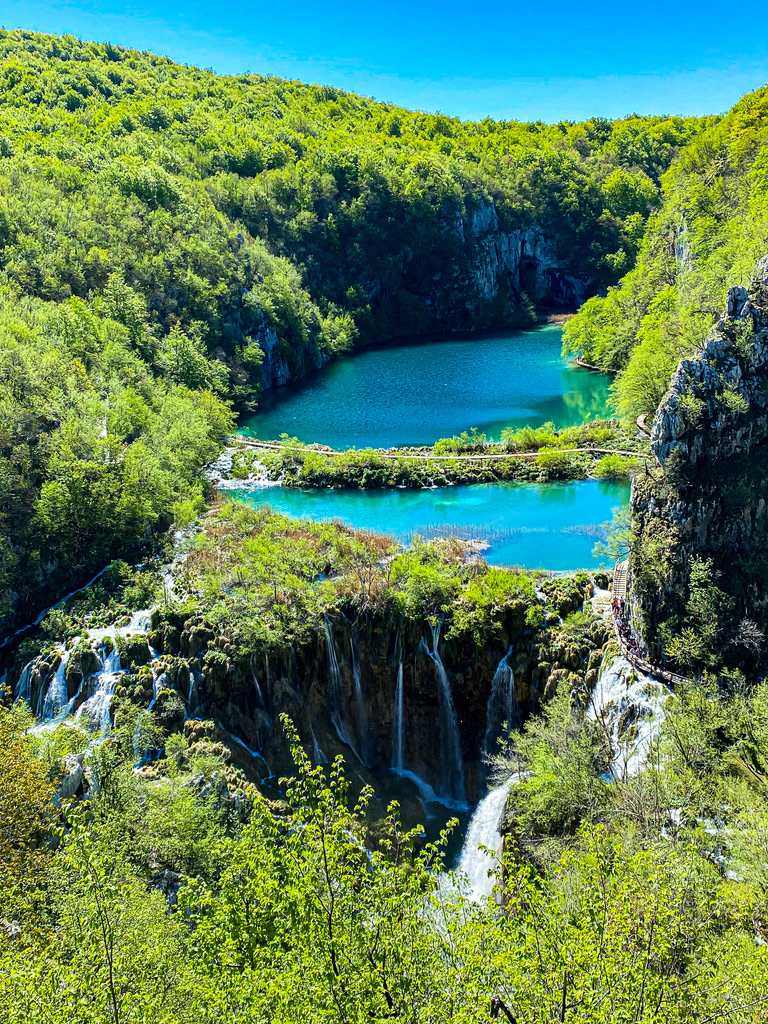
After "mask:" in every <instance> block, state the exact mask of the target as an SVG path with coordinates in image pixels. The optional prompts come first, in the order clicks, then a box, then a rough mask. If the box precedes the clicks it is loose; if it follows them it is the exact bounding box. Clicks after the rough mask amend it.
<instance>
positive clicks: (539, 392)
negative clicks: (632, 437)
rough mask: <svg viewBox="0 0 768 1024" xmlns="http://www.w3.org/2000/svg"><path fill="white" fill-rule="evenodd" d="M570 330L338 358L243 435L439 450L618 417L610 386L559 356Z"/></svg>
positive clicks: (274, 396)
mask: <svg viewBox="0 0 768 1024" xmlns="http://www.w3.org/2000/svg"><path fill="white" fill-rule="evenodd" d="M561 344H562V330H561V328H560V327H559V326H557V325H553V324H550V325H544V326H541V327H537V328H534V329H532V330H529V331H517V332H507V333H498V332H496V333H488V334H478V335H468V336H463V337H450V338H445V337H443V338H433V339H431V340H427V339H425V338H421V339H419V341H418V342H414V341H413V340H401V341H400V342H399V343H398V344H396V345H387V346H384V347H381V346H380V347H376V348H368V349H363V350H362V351H360V352H358V353H357V354H355V355H354V356H353V357H347V358H343V359H340V360H338V361H336V362H334V363H331V364H330V365H329V366H327V367H325V368H324V369H323V370H321V371H319V372H318V373H315V374H313V375H311V376H310V377H308V378H306V379H305V380H303V381H301V382H299V383H297V384H292V385H288V386H286V387H282V388H276V389H274V390H272V391H269V392H267V393H266V394H265V395H263V396H262V399H261V402H260V408H259V411H258V412H257V413H256V414H255V415H253V416H251V417H248V418H247V419H245V420H243V422H242V424H241V429H242V431H243V433H246V434H251V435H253V436H256V437H260V438H261V439H262V440H268V439H270V438H277V437H279V436H280V434H282V433H286V434H288V435H290V436H295V437H298V438H299V439H300V440H302V441H306V442H308V443H309V442H322V443H324V444H329V445H331V446H332V447H334V448H349V447H356V446H359V447H367V446H372V447H390V446H397V445H408V444H431V443H433V442H434V441H436V440H437V439H438V438H440V437H451V436H452V435H454V434H458V433H461V432H462V431H463V430H469V429H470V428H471V427H477V428H478V429H479V430H480V431H482V432H485V433H486V434H487V435H488V436H489V437H494V438H498V437H499V435H500V433H501V430H502V429H503V428H504V427H507V426H510V427H522V426H526V425H530V426H536V425H540V424H542V423H546V422H548V421H552V422H554V423H555V425H556V426H558V427H565V426H572V425H574V424H577V423H583V422H585V421H586V420H589V419H595V418H598V417H604V416H609V415H610V408H609V405H608V395H609V393H608V389H609V386H610V384H611V381H612V378H611V377H610V376H607V375H603V374H600V373H594V372H590V371H587V370H583V369H580V368H578V367H575V366H574V365H572V364H570V363H568V362H567V361H566V360H564V359H563V357H562V355H561V352H560V350H561Z"/></svg>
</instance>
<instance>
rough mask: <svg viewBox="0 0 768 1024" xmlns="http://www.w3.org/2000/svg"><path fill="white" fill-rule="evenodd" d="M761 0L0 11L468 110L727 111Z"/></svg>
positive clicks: (745, 64) (748, 81)
mask: <svg viewBox="0 0 768 1024" xmlns="http://www.w3.org/2000/svg"><path fill="white" fill-rule="evenodd" d="M764 17H765V15H764V7H763V5H762V4H761V5H760V6H758V4H757V2H755V0H743V2H742V3H740V4H739V5H738V7H736V8H730V9H729V8H724V7H723V6H722V4H715V3H710V2H708V0H700V2H696V3H694V2H692V0H684V2H680V0H677V2H675V0H668V2H666V3H662V2H657V0H653V2H643V0H635V2H634V3H631V4H630V3H627V2H626V0H624V2H622V0H618V2H613V3H607V2H605V0H593V2H592V3H590V4H569V3H566V2H562V0H549V2H547V3H542V2H541V0H539V2H536V0H531V2H528V3H520V2H519V0H508V2H506V3H505V2H503V0H485V2H481V3H471V2H464V3H457V2H455V0H443V2H442V3H439V4H438V3H437V2H435V0H429V2H425V0H420V2H419V0H410V2H409V0H394V2H392V0H379V2H378V3H371V2H370V0H369V2H368V3H351V2H350V0H335V2H334V3H328V2H325V3H323V2H322V0H315V2H307V0H292V2H291V3H290V4H284V3H282V4H281V2H280V0H267V2H266V3H259V2H258V0H256V2H254V0H249V2H247V3H246V2H244V0H219V2H213V0H187V2H185V3H181V2H179V0H166V2H163V3H160V2H157V0H144V2H142V3H131V2H128V3H126V2H119V0H49V2H47V3H43V2H39V0H38V2H31V0H3V2H2V4H1V5H0V24H2V25H3V26H4V27H6V28H30V29H37V30H40V31H46V32H71V33H73V34H74V35H77V36H81V37H82V38H85V39H95V40H98V41H100V42H101V41H105V40H109V41H111V42H114V43H120V44H122V45H125V46H134V47H138V48H140V49H151V50H154V51H156V52H159V53H164V54H167V55H168V56H171V57H173V58H174V59H175V60H179V61H182V62H185V63H190V64H199V65H201V66H203V67H211V68H213V69H214V70H215V71H218V72H222V73H240V72H244V71H252V72H259V73H261V74H275V75H282V76H284V77H287V78H300V79H302V80H303V81H310V82H321V83H324V84H331V85H336V86H339V87H341V88H345V89H351V90H354V91H355V92H361V93H364V94H366V95H370V96H375V97H376V98H377V99H380V100H387V101H389V102H392V103H400V104H402V105H404V106H408V107H416V108H421V109H425V110H442V111H444V112H445V113H448V114H453V115H456V116H458V117H463V118H481V117H484V116H486V115H489V116H491V117H496V118H518V119H521V120H536V119H541V120H544V121H558V120H561V119H568V120H579V119H582V118H585V117H590V116H592V115H602V116H606V117H621V116H622V115H624V114H626V113H630V112H632V111H637V112H639V113H676V114H705V113H717V112H720V111H723V110H726V109H727V108H728V107H730V106H731V105H732V104H733V103H735V102H736V100H737V99H738V98H739V97H740V96H741V95H742V94H743V93H745V92H748V91H750V90H752V89H756V88H757V87H758V86H760V85H763V84H765V82H766V81H768V33H766V32H765V31H764V30H763V26H764Z"/></svg>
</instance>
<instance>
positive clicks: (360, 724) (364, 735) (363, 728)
mask: <svg viewBox="0 0 768 1024" xmlns="http://www.w3.org/2000/svg"><path fill="white" fill-rule="evenodd" d="M357 644H358V640H357V630H356V629H355V627H354V626H352V629H351V631H350V636H349V655H350V659H351V662H352V679H353V680H354V684H355V710H356V716H357V745H358V749H359V751H360V753H361V754H362V755H363V758H364V760H363V764H364V765H366V766H369V764H370V758H369V757H368V746H369V743H368V723H367V721H366V717H365V702H364V701H363V688H362V683H361V680H360V655H359V653H358V649H357Z"/></svg>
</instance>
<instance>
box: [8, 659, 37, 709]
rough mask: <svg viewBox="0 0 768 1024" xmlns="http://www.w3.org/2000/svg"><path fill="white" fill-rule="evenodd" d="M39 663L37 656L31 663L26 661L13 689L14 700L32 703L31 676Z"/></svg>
mask: <svg viewBox="0 0 768 1024" xmlns="http://www.w3.org/2000/svg"><path fill="white" fill-rule="evenodd" d="M41 661H42V657H41V656H40V655H38V656H37V657H36V658H33V659H32V661H28V662H27V664H26V665H25V666H24V668H23V669H22V670H21V675H20V676H19V678H18V680H17V682H16V686H15V687H14V689H13V699H14V700H23V701H25V702H26V703H27V704H31V703H32V676H33V674H34V671H35V669H36V668H37V666H38V665H39V664H40V662H41Z"/></svg>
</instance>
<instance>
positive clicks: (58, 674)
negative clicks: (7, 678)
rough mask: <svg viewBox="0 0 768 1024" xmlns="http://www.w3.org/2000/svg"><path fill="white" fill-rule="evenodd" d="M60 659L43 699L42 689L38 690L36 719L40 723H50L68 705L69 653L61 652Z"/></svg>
mask: <svg viewBox="0 0 768 1024" xmlns="http://www.w3.org/2000/svg"><path fill="white" fill-rule="evenodd" d="M60 653H61V659H60V661H59V664H58V666H57V668H56V671H55V673H54V675H53V679H51V681H50V683H48V689H47V691H46V693H45V699H43V688H42V687H41V689H40V700H39V701H38V710H37V717H38V718H39V719H40V720H41V722H50V721H52V720H53V719H54V718H55V717H56V716H57V715H58V714H59V712H61V711H63V710H64V708H65V707H66V706H67V703H68V694H67V663H68V661H69V651H64V650H62V651H61V652H60Z"/></svg>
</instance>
